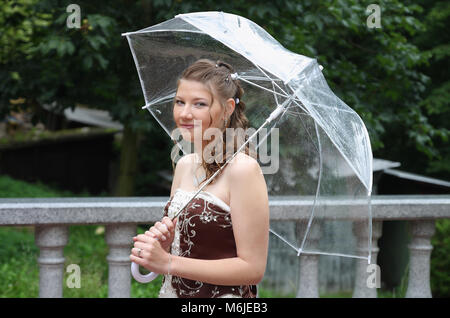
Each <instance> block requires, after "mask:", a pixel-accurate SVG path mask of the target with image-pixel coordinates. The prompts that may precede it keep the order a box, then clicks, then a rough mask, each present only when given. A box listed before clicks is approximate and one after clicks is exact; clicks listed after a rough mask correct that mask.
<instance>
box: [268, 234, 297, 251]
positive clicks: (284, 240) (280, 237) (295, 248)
mask: <svg viewBox="0 0 450 318" xmlns="http://www.w3.org/2000/svg"><path fill="white" fill-rule="evenodd" d="M269 231H270V232H271V233H272V234H274V235H275V236H276V237H278V238H279V239H280V240H282V241H283V242H284V243H286V244H287V245H289V246H290V247H292V248H293V249H294V250H295V251H297V252H298V248H297V247H295V246H294V245H292V244H291V243H289V242H288V241H287V240H286V239H285V238H284V237H282V236H281V235H280V234H278V233H277V232H275V231H274V230H272V229H269Z"/></svg>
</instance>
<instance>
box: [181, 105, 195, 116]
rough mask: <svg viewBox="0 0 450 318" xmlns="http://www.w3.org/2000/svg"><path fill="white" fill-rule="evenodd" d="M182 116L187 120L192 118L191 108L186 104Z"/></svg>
mask: <svg viewBox="0 0 450 318" xmlns="http://www.w3.org/2000/svg"><path fill="white" fill-rule="evenodd" d="M180 116H181V117H182V118H187V119H190V118H192V112H191V106H190V105H188V104H185V105H184V107H183V110H182V111H181V114H180Z"/></svg>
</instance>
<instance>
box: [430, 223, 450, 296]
mask: <svg viewBox="0 0 450 318" xmlns="http://www.w3.org/2000/svg"><path fill="white" fill-rule="evenodd" d="M431 243H432V244H433V251H432V253H431V270H430V271H431V275H430V280H431V292H432V295H433V297H445V298H448V297H450V220H449V219H443V220H438V221H436V233H435V235H434V236H433V238H432V240H431Z"/></svg>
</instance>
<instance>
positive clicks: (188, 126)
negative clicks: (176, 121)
mask: <svg viewBox="0 0 450 318" xmlns="http://www.w3.org/2000/svg"><path fill="white" fill-rule="evenodd" d="M180 126H181V128H186V129H192V128H194V125H180Z"/></svg>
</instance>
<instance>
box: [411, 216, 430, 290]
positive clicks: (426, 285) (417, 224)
mask: <svg viewBox="0 0 450 318" xmlns="http://www.w3.org/2000/svg"><path fill="white" fill-rule="evenodd" d="M409 224H410V231H411V243H410V244H409V245H408V248H409V278H408V290H407V291H406V295H405V297H406V298H431V288H430V256H431V250H432V249H433V246H432V245H431V237H432V236H433V234H434V231H435V224H434V220H418V221H411V222H410V223H409Z"/></svg>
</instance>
